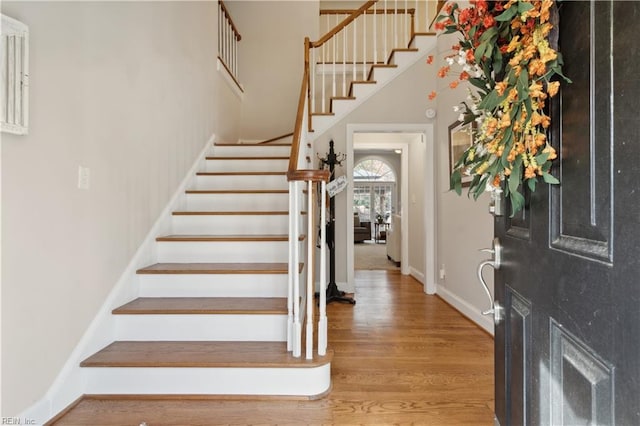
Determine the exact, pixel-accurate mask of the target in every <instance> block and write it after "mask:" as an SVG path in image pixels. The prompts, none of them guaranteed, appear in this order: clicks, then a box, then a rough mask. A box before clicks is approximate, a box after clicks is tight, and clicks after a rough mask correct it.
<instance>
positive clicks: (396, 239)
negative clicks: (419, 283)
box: [387, 214, 402, 266]
mask: <svg viewBox="0 0 640 426" xmlns="http://www.w3.org/2000/svg"><path fill="white" fill-rule="evenodd" d="M401 226H402V217H401V216H400V215H397V214H394V215H391V224H390V225H389V229H388V230H387V258H388V259H389V260H391V261H393V262H395V263H396V265H397V266H400V259H401V256H402V250H401V244H400V243H401V241H402V240H401V235H402V234H401V232H402V231H401V229H402V228H401Z"/></svg>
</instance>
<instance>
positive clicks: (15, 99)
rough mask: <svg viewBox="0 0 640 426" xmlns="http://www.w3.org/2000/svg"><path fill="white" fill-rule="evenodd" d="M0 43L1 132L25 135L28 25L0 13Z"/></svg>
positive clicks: (26, 124)
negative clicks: (0, 17) (0, 78)
mask: <svg viewBox="0 0 640 426" xmlns="http://www.w3.org/2000/svg"><path fill="white" fill-rule="evenodd" d="M0 44H1V46H0V47H1V49H0V56H1V58H0V60H1V61H2V62H1V63H0V68H1V69H0V72H1V74H2V80H0V81H1V83H0V85H1V86H2V87H1V89H0V90H1V94H2V96H1V97H0V101H1V102H0V122H1V125H2V131H3V132H7V133H14V134H18V135H25V134H27V132H28V129H29V28H28V27H27V26H26V25H25V24H23V23H22V22H20V21H16V20H15V19H13V18H9V17H8V16H5V15H2V40H1V43H0Z"/></svg>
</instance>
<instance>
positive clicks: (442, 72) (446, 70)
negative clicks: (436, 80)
mask: <svg viewBox="0 0 640 426" xmlns="http://www.w3.org/2000/svg"><path fill="white" fill-rule="evenodd" d="M450 69H451V68H450V67H448V66H444V67H442V68H440V70H439V71H438V77H440V78H444V77H446V76H447V74H449V70H450Z"/></svg>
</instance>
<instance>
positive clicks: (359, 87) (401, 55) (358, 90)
mask: <svg viewBox="0 0 640 426" xmlns="http://www.w3.org/2000/svg"><path fill="white" fill-rule="evenodd" d="M435 48H436V35H435V34H434V33H414V34H413V36H412V37H411V40H410V42H409V45H408V46H407V47H398V48H395V49H392V50H391V53H390V54H389V57H388V58H387V59H386V62H383V63H377V64H372V65H370V66H369V67H368V72H367V78H366V79H362V80H354V81H351V82H350V83H349V86H348V93H347V95H346V96H330V98H329V102H327V104H328V105H329V108H328V110H327V111H324V112H322V111H316V112H312V113H311V122H312V125H311V128H312V130H313V133H314V136H313V137H314V138H317V137H318V136H320V135H322V134H323V133H324V132H326V131H327V130H329V129H330V128H331V127H332V126H333V125H335V124H336V123H338V122H339V121H340V120H341V119H343V118H344V117H345V116H346V115H347V114H349V113H350V112H351V111H353V110H354V109H356V108H357V107H358V106H360V105H362V104H363V103H364V102H365V101H366V100H367V99H369V98H370V97H371V96H373V95H375V94H376V93H377V92H379V91H380V90H381V89H382V88H383V87H385V86H386V85H387V84H389V83H390V82H392V81H393V80H394V79H395V78H396V77H398V76H399V75H400V74H402V73H403V72H404V71H406V70H407V69H409V67H411V66H412V65H414V64H415V63H417V62H418V61H421V60H424V59H426V57H427V55H428V54H429V52H432V51H433V49H435ZM324 68H325V69H326V68H327V67H326V66H325V67H324ZM317 72H323V71H317ZM317 72H316V73H317ZM327 72H330V71H327ZM331 81H332V79H330V78H327V81H326V82H325V84H326V85H329V84H332V83H331ZM326 91H327V92H331V88H327V90H326ZM425 96H426V95H425Z"/></svg>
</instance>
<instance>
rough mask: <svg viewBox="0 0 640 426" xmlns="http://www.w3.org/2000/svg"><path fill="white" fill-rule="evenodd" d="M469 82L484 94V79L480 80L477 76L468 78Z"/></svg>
mask: <svg viewBox="0 0 640 426" xmlns="http://www.w3.org/2000/svg"><path fill="white" fill-rule="evenodd" d="M469 83H471V84H473V85H474V86H475V87H477V88H478V89H480V90H481V91H483V93H484V94H485V95H486V93H487V86H486V83H485V81H484V80H481V79H479V78H470V79H469Z"/></svg>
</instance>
